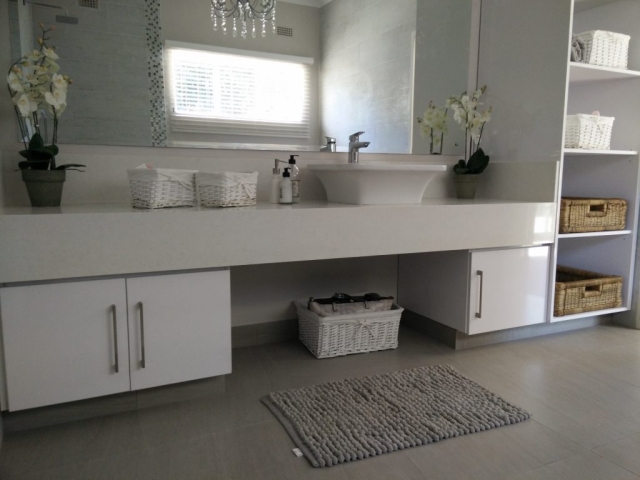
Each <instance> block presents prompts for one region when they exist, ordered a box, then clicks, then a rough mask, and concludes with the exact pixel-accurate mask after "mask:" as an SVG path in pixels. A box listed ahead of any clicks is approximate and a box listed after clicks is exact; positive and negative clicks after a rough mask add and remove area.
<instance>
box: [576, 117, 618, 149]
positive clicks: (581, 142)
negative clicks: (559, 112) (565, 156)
mask: <svg viewBox="0 0 640 480" xmlns="http://www.w3.org/2000/svg"><path fill="white" fill-rule="evenodd" d="M614 120H615V117H601V116H600V115H585V114H578V115H567V121H566V129H565V132H564V146H565V148H580V149H585V150H609V149H611V132H612V131H613V122H614Z"/></svg>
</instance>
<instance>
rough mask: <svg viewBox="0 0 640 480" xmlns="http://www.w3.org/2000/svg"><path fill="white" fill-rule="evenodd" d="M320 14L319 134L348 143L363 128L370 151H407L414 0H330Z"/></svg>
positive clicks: (343, 143)
mask: <svg viewBox="0 0 640 480" xmlns="http://www.w3.org/2000/svg"><path fill="white" fill-rule="evenodd" d="M321 16H322V28H321V36H322V86H321V102H322V114H321V118H322V132H323V133H322V135H326V136H330V137H335V138H337V140H338V146H339V147H343V148H346V146H347V145H348V143H349V140H348V138H349V135H351V134H352V133H355V132H358V131H365V132H366V135H364V136H363V137H362V138H361V139H362V140H363V141H371V145H370V146H369V148H368V151H370V152H378V153H380V152H387V153H409V152H410V151H411V141H410V136H411V135H410V132H411V122H412V121H413V120H412V118H411V110H412V91H411V86H412V67H413V32H414V31H415V25H416V0H386V1H384V2H371V3H368V2H355V1H353V0H333V1H332V2H331V3H329V4H327V5H325V6H324V7H323V8H322V13H321Z"/></svg>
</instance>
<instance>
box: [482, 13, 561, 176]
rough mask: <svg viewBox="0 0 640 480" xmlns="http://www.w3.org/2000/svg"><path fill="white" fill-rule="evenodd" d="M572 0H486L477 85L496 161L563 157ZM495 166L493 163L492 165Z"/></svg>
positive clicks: (486, 146)
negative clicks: (489, 109)
mask: <svg viewBox="0 0 640 480" xmlns="http://www.w3.org/2000/svg"><path fill="white" fill-rule="evenodd" d="M571 2H572V0H536V1H531V0H483V1H482V24H481V38H480V59H479V61H480V66H479V72H478V84H479V85H487V86H488V90H487V95H486V98H485V100H484V103H485V106H493V109H494V113H493V119H492V120H491V122H490V123H488V124H487V127H486V128H485V133H484V137H483V148H484V149H485V151H486V153H487V154H489V155H490V156H491V159H492V161H493V160H500V161H513V162H528V161H549V160H554V161H559V160H560V155H561V150H562V145H563V142H564V141H563V138H562V132H563V124H564V106H565V90H566V78H567V68H568V65H567V62H568V59H569V38H570V32H569V26H570V24H571ZM489 168H491V167H489Z"/></svg>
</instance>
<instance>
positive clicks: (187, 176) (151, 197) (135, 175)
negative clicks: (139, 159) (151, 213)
mask: <svg viewBox="0 0 640 480" xmlns="http://www.w3.org/2000/svg"><path fill="white" fill-rule="evenodd" d="M127 174H128V176H129V186H130V187H131V205H133V206H134V207H136V208H167V207H193V206H195V204H196V188H195V187H196V186H195V174H196V170H176V169H170V168H158V169H149V168H147V167H145V166H142V167H138V168H134V169H131V170H127Z"/></svg>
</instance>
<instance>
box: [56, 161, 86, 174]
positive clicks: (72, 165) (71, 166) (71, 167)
mask: <svg viewBox="0 0 640 480" xmlns="http://www.w3.org/2000/svg"><path fill="white" fill-rule="evenodd" d="M80 168H87V166H86V165H81V164H80V163H67V164H65V165H60V166H58V167H56V168H55V170H76V171H78V172H84V170H79V169H80Z"/></svg>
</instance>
